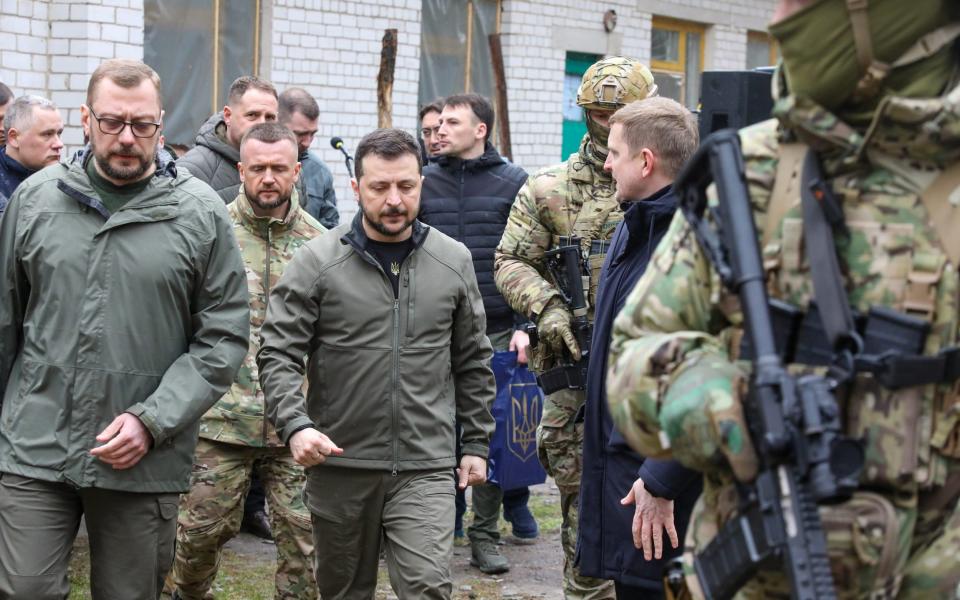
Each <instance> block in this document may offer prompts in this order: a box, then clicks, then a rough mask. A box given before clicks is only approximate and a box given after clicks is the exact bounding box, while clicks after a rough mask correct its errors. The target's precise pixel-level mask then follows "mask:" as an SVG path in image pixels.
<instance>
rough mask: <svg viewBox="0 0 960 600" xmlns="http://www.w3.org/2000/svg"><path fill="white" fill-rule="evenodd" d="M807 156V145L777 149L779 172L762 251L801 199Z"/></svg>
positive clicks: (792, 144) (782, 146)
mask: <svg viewBox="0 0 960 600" xmlns="http://www.w3.org/2000/svg"><path fill="white" fill-rule="evenodd" d="M806 155H807V146H806V144H799V143H791V144H780V146H779V148H778V149H777V159H778V161H777V171H776V173H775V174H774V176H773V177H774V179H773V193H772V194H771V196H770V202H769V203H768V204H767V219H766V221H765V223H764V227H763V245H762V246H761V249H762V248H764V247H765V246H766V245H767V244H769V243H770V240H772V239H773V234H774V233H775V232H776V230H777V227H778V226H779V225H780V222H781V221H782V220H783V217H784V215H786V214H787V211H789V210H790V207H791V205H792V204H793V203H794V202H796V201H797V200H799V199H800V172H801V170H802V169H803V159H804V157H805V156H806Z"/></svg>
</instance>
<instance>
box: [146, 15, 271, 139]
mask: <svg viewBox="0 0 960 600" xmlns="http://www.w3.org/2000/svg"><path fill="white" fill-rule="evenodd" d="M143 9H144V36H143V37H144V40H143V45H144V49H143V57H144V62H146V63H147V64H148V65H150V66H151V67H153V68H154V69H155V70H156V71H157V73H159V75H160V80H161V89H162V93H163V108H164V110H165V115H164V118H163V122H164V127H163V129H164V135H165V136H166V140H167V143H171V144H184V145H191V146H192V145H193V142H194V138H195V137H196V133H197V129H199V128H200V125H202V124H203V122H204V121H206V120H207V118H208V117H209V116H210V115H211V114H212V113H214V112H217V111H219V110H220V109H222V108H223V105H224V104H226V101H227V91H228V90H229V89H230V84H231V83H232V82H233V80H234V79H236V78H237V77H239V76H241V75H250V74H255V73H254V69H255V67H256V65H257V62H258V61H257V60H256V59H255V52H256V51H257V50H258V49H259V43H257V39H256V37H257V36H258V35H259V32H258V31H257V28H258V24H259V19H258V14H257V13H258V11H259V10H260V2H259V1H257V0H241V1H233V0H232V1H231V2H226V1H221V0H205V1H204V0H144V3H143ZM215 52H216V53H215ZM214 87H216V88H217V89H214Z"/></svg>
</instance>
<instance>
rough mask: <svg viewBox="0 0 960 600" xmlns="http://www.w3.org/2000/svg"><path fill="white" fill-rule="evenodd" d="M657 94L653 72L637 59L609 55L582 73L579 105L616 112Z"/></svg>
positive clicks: (578, 97) (578, 93)
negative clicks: (622, 107)
mask: <svg viewBox="0 0 960 600" xmlns="http://www.w3.org/2000/svg"><path fill="white" fill-rule="evenodd" d="M656 95H657V84H656V83H654V82H653V74H652V73H651V72H650V69H648V68H647V67H646V65H644V64H643V63H641V62H640V61H638V60H635V59H632V58H627V57H625V56H610V57H608V58H604V59H602V60H600V61H597V62H595V63H593V64H592V65H591V66H590V68H589V69H587V72H586V73H584V74H583V82H582V83H581V84H580V89H579V90H577V105H578V106H582V107H584V108H586V109H598V110H616V109H618V108H620V107H621V106H625V105H627V104H629V103H631V102H635V101H637V100H643V99H644V98H649V97H650V96H656Z"/></svg>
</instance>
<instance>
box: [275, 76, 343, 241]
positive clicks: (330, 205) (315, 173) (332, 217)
mask: <svg viewBox="0 0 960 600" xmlns="http://www.w3.org/2000/svg"><path fill="white" fill-rule="evenodd" d="M319 120H320V106H319V105H318V104H317V101H316V100H314V98H313V96H311V95H310V93H309V92H307V90H305V89H303V88H297V87H295V88H289V89H287V90H284V91H283V93H282V94H280V114H279V122H280V124H281V125H283V126H284V127H286V128H287V129H289V130H290V131H292V132H293V135H295V136H296V138H297V150H298V152H299V156H298V160H299V161H300V167H301V168H300V179H299V181H298V183H299V184H300V185H302V190H301V191H304V192H306V197H303V196H301V197H300V203H301V206H303V207H304V208H305V209H306V211H307V212H308V213H309V214H310V216H311V217H313V218H314V219H316V220H317V221H320V224H321V225H323V226H324V227H326V228H327V229H333V228H334V227H336V226H337V225H339V224H340V213H339V212H338V211H337V194H336V192H334V190H333V175H331V174H330V169H329V168H327V165H325V164H324V163H323V161H322V160H320V157H319V156H318V155H317V153H316V152H312V151H311V150H310V145H311V144H312V143H313V138H314V137H316V135H317V128H318V122H319Z"/></svg>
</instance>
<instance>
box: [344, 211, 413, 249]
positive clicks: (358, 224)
mask: <svg viewBox="0 0 960 600" xmlns="http://www.w3.org/2000/svg"><path fill="white" fill-rule="evenodd" d="M429 232H430V228H429V227H427V226H426V225H424V224H423V223H421V222H420V220H419V219H417V220H414V221H413V233H412V234H411V239H412V240H413V249H414V250H416V249H417V248H419V247H420V246H421V245H423V241H424V240H425V239H427V234H428V233H429ZM340 241H341V242H342V243H344V244H349V245H350V246H352V247H353V248H354V249H355V250H356V251H357V252H359V253H360V254H365V253H366V252H367V250H368V247H369V244H368V242H369V241H370V238H369V237H367V232H366V231H364V230H363V211H362V210H358V211H357V214H356V215H355V216H354V217H353V222H352V223H351V224H350V229H349V231H347V232H346V233H344V234H343V235H342V236H340Z"/></svg>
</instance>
